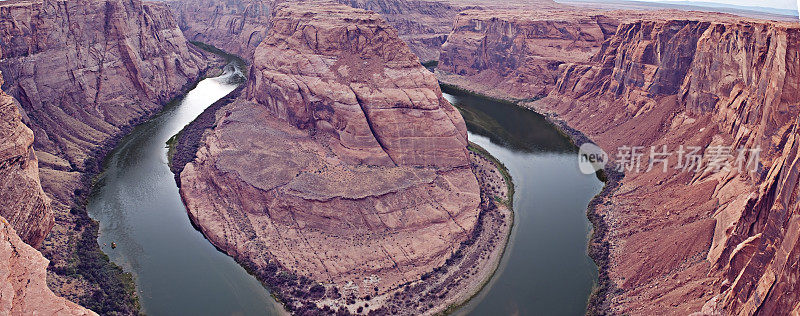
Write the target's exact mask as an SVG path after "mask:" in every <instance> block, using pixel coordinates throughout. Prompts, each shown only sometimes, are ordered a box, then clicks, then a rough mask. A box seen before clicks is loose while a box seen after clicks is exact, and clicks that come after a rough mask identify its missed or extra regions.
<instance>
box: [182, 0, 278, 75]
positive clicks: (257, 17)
mask: <svg viewBox="0 0 800 316" xmlns="http://www.w3.org/2000/svg"><path fill="white" fill-rule="evenodd" d="M280 2H283V1H282V0H214V1H208V0H175V1H168V2H167V3H168V4H169V6H170V8H171V9H172V11H173V12H174V13H175V17H176V18H177V20H178V25H180V28H181V30H182V31H183V34H184V36H186V38H187V39H189V40H190V41H200V42H203V43H206V44H210V45H214V46H215V47H218V48H220V49H223V50H225V51H226V52H229V53H232V54H236V55H239V56H241V57H243V58H245V59H247V60H250V57H252V56H253V52H254V51H255V49H256V47H258V44H260V43H261V41H263V40H264V38H265V37H266V35H267V31H268V30H269V20H270V18H271V16H272V9H273V8H274V7H275V6H276V5H277V3H280Z"/></svg>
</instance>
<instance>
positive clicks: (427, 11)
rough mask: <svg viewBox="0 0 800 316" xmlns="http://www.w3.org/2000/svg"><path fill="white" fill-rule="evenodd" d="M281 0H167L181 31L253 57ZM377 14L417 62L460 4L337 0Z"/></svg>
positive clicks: (431, 54)
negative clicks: (390, 27)
mask: <svg viewBox="0 0 800 316" xmlns="http://www.w3.org/2000/svg"><path fill="white" fill-rule="evenodd" d="M283 2H285V1H283V0H245V1H241V0H216V1H204V0H174V1H169V2H168V3H169V5H170V7H172V9H173V11H174V12H175V14H176V16H177V17H178V22H179V24H180V27H181V29H182V30H183V32H184V34H185V36H186V37H187V38H188V39H189V40H192V41H200V42H204V43H207V44H211V45H214V46H216V47H219V48H221V49H223V50H226V51H228V52H231V53H234V54H237V55H239V56H242V57H243V58H245V59H246V60H251V59H252V58H251V57H252V56H253V53H254V52H255V49H256V47H257V46H258V44H259V43H261V41H262V40H264V38H265V36H266V34H267V31H268V30H269V21H270V18H271V17H272V9H273V8H275V6H277V5H278V4H280V3H283ZM338 2H340V3H343V4H346V5H349V6H351V7H354V8H361V9H366V10H371V11H374V12H376V13H379V14H381V15H382V16H383V17H384V18H385V19H386V20H387V21H388V22H389V24H390V25H392V26H393V27H394V28H395V29H396V30H398V32H399V33H400V37H401V38H402V39H403V40H404V41H405V42H406V43H407V44H408V46H409V47H410V48H411V50H412V51H413V52H414V53H415V54H417V56H418V57H419V58H420V60H421V61H423V62H424V61H429V60H437V59H438V57H439V47H441V45H442V43H444V41H445V39H446V38H447V33H448V32H450V28H451V23H452V17H453V16H455V14H456V12H457V11H458V10H459V7H457V6H454V5H451V4H449V3H447V2H445V1H426V0H339V1H338Z"/></svg>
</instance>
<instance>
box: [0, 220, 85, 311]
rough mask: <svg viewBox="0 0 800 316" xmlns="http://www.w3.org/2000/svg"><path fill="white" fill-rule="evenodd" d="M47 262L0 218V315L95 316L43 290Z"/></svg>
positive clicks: (47, 290)
mask: <svg viewBox="0 0 800 316" xmlns="http://www.w3.org/2000/svg"><path fill="white" fill-rule="evenodd" d="M46 268H47V259H45V258H44V257H43V256H42V254H41V253H40V252H38V251H36V249H33V248H32V247H31V246H29V245H27V244H25V243H24V242H22V240H21V239H20V238H19V237H18V236H17V233H16V232H15V231H14V228H13V227H11V224H10V223H9V222H8V221H6V220H5V219H4V218H3V217H0V280H2V281H3V282H0V313H1V314H4V315H97V314H95V313H93V312H92V311H90V310H87V309H85V308H83V307H80V306H78V305H77V304H75V303H73V302H70V301H68V300H66V299H64V298H60V297H57V296H56V295H55V294H53V292H52V291H51V290H50V289H48V288H47V284H46V282H45V279H46V277H47V271H46Z"/></svg>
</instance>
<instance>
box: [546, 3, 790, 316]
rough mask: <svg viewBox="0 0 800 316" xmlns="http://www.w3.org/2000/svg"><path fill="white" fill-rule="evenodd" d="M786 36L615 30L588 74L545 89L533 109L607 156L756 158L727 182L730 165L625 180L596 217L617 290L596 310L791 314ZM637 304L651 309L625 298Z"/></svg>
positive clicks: (688, 27) (760, 30)
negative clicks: (624, 150) (654, 152)
mask: <svg viewBox="0 0 800 316" xmlns="http://www.w3.org/2000/svg"><path fill="white" fill-rule="evenodd" d="M799 35H800V27H798V26H797V25H796V24H794V25H791V24H779V23H773V22H760V21H748V20H738V19H733V18H730V17H718V18H715V19H707V18H702V19H696V20H650V21H639V22H634V23H627V24H623V25H621V26H620V27H619V29H618V30H617V33H616V35H615V36H614V37H613V38H611V39H610V40H609V41H608V42H607V43H606V44H605V45H604V47H603V49H602V50H601V51H600V52H599V53H598V54H597V55H596V56H594V57H593V59H592V65H569V66H566V67H564V68H563V69H564V74H563V77H562V78H561V79H560V80H559V82H558V84H557V86H556V90H555V91H554V92H553V93H551V95H550V97H549V98H548V99H545V100H543V101H541V102H539V103H537V104H535V106H536V107H539V108H540V109H545V110H549V111H552V112H554V113H556V114H558V115H559V118H560V119H562V120H565V121H566V122H569V123H570V124H571V125H572V126H573V127H576V128H577V129H579V130H582V131H584V132H585V133H586V134H587V135H588V136H589V137H590V138H592V139H594V140H596V141H597V142H598V143H599V144H601V145H602V146H603V147H605V148H606V149H607V150H608V151H609V152H610V153H612V155H614V153H616V152H617V150H616V148H617V147H618V146H621V145H628V146H632V145H642V146H650V145H656V146H662V145H667V146H669V148H673V149H675V148H677V146H679V145H686V146H701V147H703V148H713V147H715V146H722V147H724V148H730V149H731V150H732V151H731V152H732V153H733V155H738V154H737V151H736V150H737V149H738V148H750V149H753V148H760V149H761V150H762V151H761V152H760V156H757V157H756V158H758V159H756V161H755V162H754V165H752V166H750V165H748V166H747V167H748V168H744V170H742V171H741V172H740V171H738V170H737V168H735V166H736V165H735V164H734V165H732V167H731V168H730V169H731V170H722V171H719V172H715V171H714V170H712V167H711V166H710V165H707V166H706V167H705V168H704V169H701V170H699V171H697V172H693V171H687V170H669V171H668V172H661V170H654V171H651V172H640V173H635V172H630V171H629V172H628V173H627V174H626V177H625V180H624V181H623V182H622V185H621V187H620V188H619V189H618V190H617V192H616V193H614V194H612V195H611V196H610V197H608V198H607V205H606V206H604V207H601V208H600V209H599V210H598V211H599V213H600V214H601V215H603V216H604V217H605V219H606V221H607V222H608V223H609V233H608V235H607V236H606V239H605V241H606V242H609V243H610V247H611V248H610V249H611V251H610V256H609V258H608V267H609V269H608V273H609V276H610V280H611V282H612V284H613V287H615V288H617V289H619V290H620V292H619V293H618V294H615V295H613V296H611V297H609V301H608V302H607V303H609V304H610V305H611V306H612V308H613V310H615V311H618V312H621V313H632V314H653V313H661V312H675V311H678V312H682V313H691V312H693V311H700V310H701V309H702V310H704V311H705V312H706V313H709V312H715V311H716V312H722V313H724V314H736V315H752V314H763V315H776V314H788V313H789V312H790V311H793V310H796V309H797V308H798V306H799V305H798V302H800V300H798V298H797V297H796V296H795V295H793V294H790V293H793V292H794V291H796V290H797V287H798V284H797V281H796V280H797V278H796V275H795V274H796V271H797V259H796V257H797V256H796V255H795V253H796V252H797V249H796V246H795V245H796V244H797V242H798V235H797V234H796V233H795V231H796V230H798V229H800V226H798V224H800V223H798V222H797V221H796V220H794V217H796V214H795V212H796V211H795V209H796V202H795V197H794V195H796V193H794V192H795V190H797V188H796V185H795V184H796V181H795V180H792V179H793V176H792V175H793V174H794V173H795V172H796V171H794V168H795V167H794V162H793V161H794V159H795V155H796V147H797V145H796V144H795V137H796V130H797V123H798V122H797V116H798V114H799V113H798V110H797V105H798V104H800V90H798V89H799V88H800V56H798V47H800V36H799ZM659 148H660V147H659ZM708 154H709V153H708V151H706V155H708ZM706 157H708V156H706ZM737 158H738V157H737ZM749 158H752V154H750V156H749V157H747V161H748V163H749V161H750V160H749ZM675 159H677V158H675ZM645 161H647V158H645ZM742 161H743V162H744V160H742ZM674 163H675V161H674V160H673V164H674ZM732 163H737V162H736V161H732ZM676 240H679V241H678V242H676ZM709 271H710V272H709ZM642 296H644V297H654V298H655V297H658V299H656V300H655V301H646V302H644V301H640V300H633V299H632V298H634V297H642ZM653 302H655V304H653ZM706 302H708V303H706ZM703 305H705V307H704V308H701V307H703Z"/></svg>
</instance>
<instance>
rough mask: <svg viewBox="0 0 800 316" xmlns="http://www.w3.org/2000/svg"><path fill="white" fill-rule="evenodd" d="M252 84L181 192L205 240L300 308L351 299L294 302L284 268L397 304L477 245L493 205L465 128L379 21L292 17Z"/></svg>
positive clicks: (263, 49)
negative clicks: (408, 289) (486, 204)
mask: <svg viewBox="0 0 800 316" xmlns="http://www.w3.org/2000/svg"><path fill="white" fill-rule="evenodd" d="M250 77H251V78H250V80H249V82H248V84H247V88H246V89H245V91H244V95H243V97H242V98H241V99H239V100H237V101H236V102H234V103H232V104H230V105H227V106H224V107H222V108H221V109H220V110H219V111H217V112H216V115H217V117H216V123H215V124H214V127H213V129H212V130H209V131H208V132H207V133H206V135H205V137H204V138H203V140H202V144H201V147H200V149H199V150H198V152H197V158H196V159H195V160H194V161H193V162H191V163H189V164H187V165H186V167H185V168H184V169H183V171H182V172H181V173H180V183H181V195H182V197H183V199H184V201H185V203H186V205H187V208H188V210H189V213H190V216H191V217H192V219H193V221H194V222H195V223H196V224H197V225H198V226H199V227H200V229H201V230H202V231H203V233H204V234H205V235H206V236H207V237H208V238H209V239H210V240H211V241H212V242H213V243H214V244H215V245H217V246H218V247H220V248H221V249H223V250H224V251H225V252H227V253H228V254H230V255H232V256H234V257H235V258H237V260H239V261H240V262H243V263H244V264H245V265H246V266H249V267H251V268H252V269H254V270H255V271H257V274H258V275H259V276H260V277H261V278H262V280H265V281H266V282H267V283H268V284H270V285H273V289H274V290H275V291H276V293H279V294H278V295H280V296H281V297H282V299H284V302H285V303H286V304H287V306H288V307H289V309H290V310H295V311H297V309H298V308H311V307H310V306H328V305H330V304H333V303H331V302H334V303H335V302H339V303H335V304H334V306H333V307H334V308H336V306H335V305H336V304H340V303H341V304H343V305H345V307H347V306H346V305H348V304H351V303H345V302H344V301H341V300H339V299H337V297H335V296H334V297H333V299H334V300H333V301H327V300H323V299H322V294H321V293H320V291H322V288H320V289H318V290H315V289H314V288H312V289H311V290H310V291H311V292H312V296H311V297H310V298H309V297H303V296H302V295H300V296H297V294H296V293H303V292H304V291H306V289H304V287H305V286H306V285H304V283H302V282H299V283H298V285H297V286H298V287H299V288H297V289H298V290H299V292H298V291H295V290H294V289H292V288H289V290H286V289H285V287H286V286H287V283H285V282H284V280H283V279H282V278H285V276H282V275H284V274H285V272H280V273H278V271H294V272H295V273H297V274H298V275H300V276H301V279H300V280H304V278H307V279H311V280H313V281H317V282H323V283H324V284H325V288H327V291H336V292H337V293H338V291H342V293H353V294H354V295H356V297H359V298H361V297H364V295H367V296H366V297H370V296H372V297H379V296H381V297H383V296H386V295H387V293H391V291H395V290H398V289H399V288H400V287H401V285H402V284H406V283H408V282H413V281H416V280H419V279H420V277H421V276H422V275H423V274H424V273H426V272H430V271H432V270H433V269H434V268H436V267H439V266H441V265H442V264H444V262H445V259H446V258H447V257H449V256H450V254H451V253H452V252H453V251H455V249H456V248H457V246H458V245H459V243H461V242H462V241H464V240H466V239H467V238H468V236H469V234H470V233H471V232H472V231H473V229H474V228H475V226H476V222H477V216H478V203H479V202H480V195H479V188H478V184H477V181H476V177H475V175H474V174H473V171H472V169H471V167H470V162H469V155H468V151H467V149H466V146H467V142H466V127H465V124H464V121H463V119H462V118H461V116H460V115H459V114H458V112H457V111H456V110H455V108H453V107H452V106H451V105H450V104H449V103H448V102H447V101H446V100H445V99H444V98H443V97H442V94H441V91H440V90H439V87H438V84H437V81H436V78H435V77H434V76H433V74H431V73H430V72H428V71H427V70H426V69H425V68H424V67H422V66H421V65H420V64H419V62H418V59H417V58H416V56H414V55H413V54H412V53H411V51H410V50H409V49H408V47H407V46H406V45H405V44H404V43H403V41H402V40H401V39H400V38H399V37H398V36H397V32H396V31H395V30H394V29H393V28H392V27H390V26H389V25H388V24H387V23H386V22H385V21H384V20H383V19H382V18H381V17H380V16H379V15H377V14H374V13H370V12H367V11H363V10H357V9H352V8H348V7H346V6H342V5H334V4H330V3H328V4H321V3H313V4H293V5H286V6H282V7H280V8H279V9H278V10H277V11H276V13H275V17H274V19H273V20H272V22H271V29H270V33H269V35H268V37H267V39H265V40H264V41H263V42H262V43H261V44H260V45H259V47H258V49H257V50H256V53H255V61H254V63H253V66H252V67H251V70H250ZM281 273H284V274H281ZM315 291H316V293H320V294H319V296H315V295H316V294H313V293H315ZM292 293H295V294H292ZM337 295H338V294H337ZM330 298H331V296H328V299H330ZM386 298H390V297H389V296H387V297H386ZM307 300H310V302H312V303H309V302H307ZM367 300H369V298H367ZM382 300H383V299H379V300H377V301H370V305H371V307H370V308H371V309H376V308H379V307H381V303H380V302H381V301H382ZM340 301H341V302H340ZM309 304H312V305H309ZM326 308H327V307H326ZM351 308H352V309H351V311H355V308H356V307H355V306H351ZM425 308H428V307H425Z"/></svg>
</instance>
